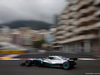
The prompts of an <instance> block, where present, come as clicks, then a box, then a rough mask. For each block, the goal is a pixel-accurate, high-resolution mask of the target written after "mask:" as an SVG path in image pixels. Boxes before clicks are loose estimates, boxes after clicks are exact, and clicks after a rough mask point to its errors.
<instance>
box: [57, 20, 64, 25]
mask: <svg viewBox="0 0 100 75" xmlns="http://www.w3.org/2000/svg"><path fill="white" fill-rule="evenodd" d="M65 22H66V20H61V21H59V22H58V25H62V24H64V23H65Z"/></svg>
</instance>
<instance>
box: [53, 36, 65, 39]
mask: <svg viewBox="0 0 100 75" xmlns="http://www.w3.org/2000/svg"><path fill="white" fill-rule="evenodd" d="M63 38H64V36H57V37H55V40H57V39H63Z"/></svg>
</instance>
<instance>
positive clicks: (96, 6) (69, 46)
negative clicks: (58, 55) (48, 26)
mask: <svg viewBox="0 0 100 75" xmlns="http://www.w3.org/2000/svg"><path fill="white" fill-rule="evenodd" d="M71 1H72V0H69V4H68V6H66V8H65V9H64V10H63V12H62V13H61V15H60V16H59V22H58V24H59V26H58V27H57V30H56V32H55V33H54V34H55V37H54V41H53V46H54V48H55V49H59V50H62V51H71V52H100V0H74V2H73V1H72V2H71Z"/></svg>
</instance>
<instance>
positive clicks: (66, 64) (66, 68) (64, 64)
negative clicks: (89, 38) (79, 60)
mask: <svg viewBox="0 0 100 75" xmlns="http://www.w3.org/2000/svg"><path fill="white" fill-rule="evenodd" d="M63 69H65V70H69V69H71V64H70V62H64V63H63Z"/></svg>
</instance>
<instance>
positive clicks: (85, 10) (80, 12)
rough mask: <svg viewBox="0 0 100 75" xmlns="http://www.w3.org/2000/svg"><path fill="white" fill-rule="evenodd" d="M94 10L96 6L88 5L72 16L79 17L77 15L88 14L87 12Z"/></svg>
mask: <svg viewBox="0 0 100 75" xmlns="http://www.w3.org/2000/svg"><path fill="white" fill-rule="evenodd" d="M96 10H98V8H97V7H95V6H91V7H88V8H87V9H83V10H80V11H79V13H78V14H76V15H75V16H74V18H79V17H81V16H82V15H83V14H88V13H90V12H94V11H96Z"/></svg>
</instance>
